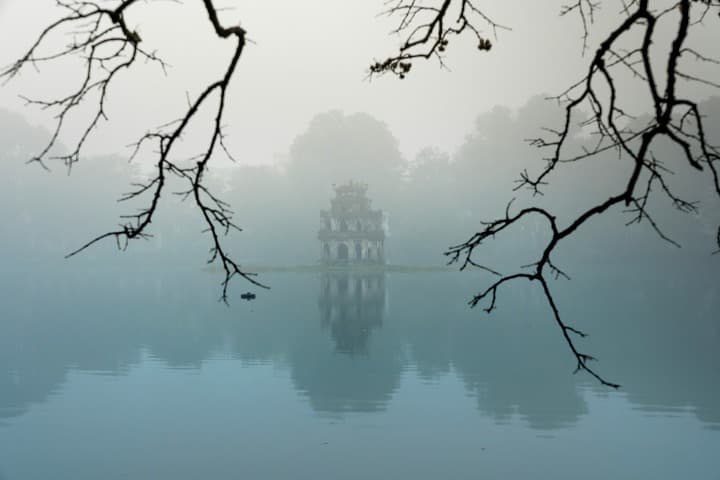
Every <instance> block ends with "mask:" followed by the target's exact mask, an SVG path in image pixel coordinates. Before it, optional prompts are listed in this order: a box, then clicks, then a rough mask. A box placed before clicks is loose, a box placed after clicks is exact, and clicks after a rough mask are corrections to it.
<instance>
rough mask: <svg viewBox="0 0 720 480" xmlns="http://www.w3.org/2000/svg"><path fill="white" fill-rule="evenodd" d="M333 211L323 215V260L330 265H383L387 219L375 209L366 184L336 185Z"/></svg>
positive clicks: (321, 226)
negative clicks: (371, 205) (368, 195)
mask: <svg viewBox="0 0 720 480" xmlns="http://www.w3.org/2000/svg"><path fill="white" fill-rule="evenodd" d="M333 187H334V188H335V198H333V199H332V200H330V210H322V211H321V212H320V231H319V232H318V239H319V240H320V255H321V256H320V258H321V261H322V263H324V264H327V265H350V264H381V265H382V264H384V263H385V221H384V220H385V217H384V214H383V212H382V210H372V209H371V208H370V199H369V198H368V197H367V196H366V192H367V185H365V184H361V183H355V182H350V183H347V184H345V185H340V186H333Z"/></svg>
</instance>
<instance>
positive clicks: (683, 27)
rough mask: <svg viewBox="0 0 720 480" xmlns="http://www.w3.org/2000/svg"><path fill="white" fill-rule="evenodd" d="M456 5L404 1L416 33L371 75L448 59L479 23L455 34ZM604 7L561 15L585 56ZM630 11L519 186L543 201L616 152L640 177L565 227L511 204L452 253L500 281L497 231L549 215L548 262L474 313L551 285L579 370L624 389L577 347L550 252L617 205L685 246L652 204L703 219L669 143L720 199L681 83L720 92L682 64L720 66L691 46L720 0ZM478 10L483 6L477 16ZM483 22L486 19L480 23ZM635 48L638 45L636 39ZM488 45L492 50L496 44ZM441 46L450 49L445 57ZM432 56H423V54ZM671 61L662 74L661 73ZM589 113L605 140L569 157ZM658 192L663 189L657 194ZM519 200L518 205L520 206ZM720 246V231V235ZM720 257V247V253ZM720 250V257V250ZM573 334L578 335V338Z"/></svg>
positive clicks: (567, 97) (634, 3)
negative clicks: (641, 100) (486, 252)
mask: <svg viewBox="0 0 720 480" xmlns="http://www.w3.org/2000/svg"><path fill="white" fill-rule="evenodd" d="M453 3H454V2H452V1H451V0H446V1H443V2H442V4H441V5H439V6H436V7H420V6H419V3H418V2H414V1H404V0H400V1H398V2H397V3H394V5H393V6H392V7H391V8H390V9H389V10H388V13H389V14H392V15H396V16H400V17H401V21H400V24H399V27H398V29H397V30H396V31H397V32H409V34H408V35H407V37H406V38H407V39H406V41H405V43H404V44H403V45H402V46H401V47H400V51H399V54H397V55H395V56H393V57H389V58H388V59H387V60H385V61H383V62H376V63H375V64H373V65H372V66H371V69H370V70H371V74H378V73H385V72H391V73H394V74H396V75H399V76H400V77H401V78H402V77H403V76H404V75H405V74H407V72H408V71H409V70H410V63H409V61H410V60H411V59H414V58H418V57H423V58H429V57H430V56H432V55H439V53H440V52H442V51H444V49H445V48H446V47H447V38H446V37H447V36H448V35H451V34H460V33H462V32H463V31H464V29H469V28H468V27H467V26H466V25H465V23H466V22H469V21H470V20H469V19H468V18H467V17H461V18H460V20H459V22H460V25H461V26H462V27H463V28H462V29H452V28H448V27H446V24H447V20H446V18H447V15H448V14H447V12H448V9H449V8H450V4H453ZM466 3H467V2H461V10H462V11H465V8H463V7H464V6H465V4H466ZM600 4H601V2H599V1H590V0H577V1H573V2H570V3H568V4H566V5H565V6H564V7H563V8H562V9H561V11H560V14H561V16H564V15H568V14H570V13H577V14H578V15H579V17H580V21H581V23H582V28H583V48H582V50H583V54H584V53H585V51H586V50H587V48H588V38H589V28H590V26H591V25H592V23H593V21H594V15H595V12H596V10H597V9H598V8H600ZM623 5H624V7H623V14H624V16H623V17H622V18H621V21H620V22H619V24H618V25H617V26H616V27H615V28H614V29H612V30H611V31H610V32H609V33H608V34H607V36H605V38H603V39H602V41H601V42H600V43H599V46H598V47H597V49H596V50H595V52H594V54H593V55H592V57H591V58H590V60H589V64H588V67H587V73H586V74H585V76H584V77H583V78H582V79H581V80H580V81H578V82H576V83H574V84H572V85H571V86H570V87H568V88H567V89H566V90H565V91H563V92H562V93H561V94H559V95H558V96H556V97H554V99H555V100H557V101H559V102H561V103H563V104H564V105H565V116H564V117H565V118H564V122H563V126H562V128H561V129H560V130H551V129H545V131H546V132H549V134H550V136H549V137H539V138H536V139H531V140H530V143H531V145H534V146H536V147H538V148H541V149H547V150H549V151H550V155H549V156H547V157H546V158H545V161H546V164H545V167H544V168H543V169H542V170H541V171H540V172H539V173H538V174H535V175H533V174H530V173H528V171H527V170H525V171H523V172H522V173H521V175H520V180H519V181H518V186H517V187H516V190H517V189H520V188H526V189H529V190H530V192H532V194H533V195H539V194H542V190H543V188H544V187H545V186H546V185H548V183H549V179H550V177H551V175H552V174H553V172H554V171H555V170H556V169H557V168H558V166H559V165H562V164H564V163H568V162H577V161H581V160H584V159H588V158H592V157H595V156H598V155H600V154H602V153H604V152H607V151H608V150H615V151H617V152H618V154H620V156H621V157H624V158H627V159H629V161H630V162H631V165H632V171H631V173H630V175H629V176H628V178H627V181H626V184H625V186H624V187H623V188H622V189H620V190H619V191H618V192H617V193H616V194H615V195H611V196H609V197H608V198H607V199H605V200H604V201H602V202H599V203H597V204H595V205H593V206H592V207H590V208H588V209H587V210H585V211H584V212H582V213H580V214H578V215H577V216H576V217H575V218H573V219H571V220H570V221H569V223H568V224H567V226H565V227H564V228H561V227H559V225H558V223H557V220H556V217H555V216H554V215H553V214H552V213H551V212H549V211H548V210H545V209H543V208H539V207H529V208H524V209H522V210H520V211H519V212H518V213H516V214H514V215H511V214H510V204H509V205H508V208H507V209H506V211H505V216H504V217H502V218H499V219H496V220H492V221H489V222H484V223H482V229H481V230H480V231H479V232H477V233H475V234H474V235H472V236H471V237H470V238H469V239H468V240H466V241H465V242H463V243H461V244H458V245H455V246H452V247H450V248H449V249H448V250H447V252H446V255H447V256H448V257H449V263H458V264H459V265H460V269H461V270H463V269H465V268H466V267H467V266H468V265H471V266H476V267H480V268H482V269H484V270H486V271H488V272H491V273H492V274H494V275H496V276H497V275H498V273H497V271H496V270H494V269H492V268H491V267H489V266H487V265H483V264H480V263H478V262H476V261H475V260H473V259H472V255H473V253H475V249H476V248H478V247H479V246H480V245H482V244H483V243H484V242H485V241H487V240H488V239H492V238H494V237H495V235H496V234H498V233H500V232H502V231H505V230H508V229H511V228H512V227H514V226H515V225H517V224H518V223H519V222H520V221H521V220H523V219H525V218H526V217H528V216H531V215H539V216H540V217H541V218H544V219H545V220H546V221H547V222H548V224H549V226H550V230H551V236H550V238H549V239H548V240H547V243H546V244H545V247H544V249H543V252H542V254H541V257H540V259H539V260H538V261H537V262H536V263H534V264H533V265H531V267H533V268H534V272H532V273H520V272H518V273H510V274H506V275H499V276H500V278H499V279H496V280H495V281H494V282H493V283H492V284H491V285H490V286H489V287H488V288H487V289H485V290H484V291H482V292H481V293H479V294H477V295H475V296H474V297H473V298H472V300H471V301H470V305H471V306H475V305H477V304H478V303H479V302H481V301H482V300H485V299H489V305H488V307H487V308H485V310H486V311H487V312H490V311H492V310H493V309H494V308H495V307H496V300H497V291H498V289H499V288H500V287H501V286H502V285H504V284H505V283H507V282H510V281H512V280H517V279H526V280H529V281H537V282H539V283H540V285H541V286H542V289H543V292H544V294H545V298H546V300H547V302H548V305H549V306H550V308H551V310H552V314H553V318H554V319H555V322H556V324H557V325H558V327H559V328H560V329H561V331H562V334H563V338H564V339H565V341H566V343H567V345H568V347H569V348H570V350H571V351H572V353H573V355H574V357H575V359H576V361H577V368H576V371H585V372H587V373H589V374H590V375H591V376H593V377H594V378H595V379H597V380H598V381H599V382H600V383H602V384H603V385H606V386H608V387H612V388H618V387H619V385H618V384H616V383H613V382H610V381H608V380H606V379H605V378H603V377H602V376H601V375H599V374H598V373H597V372H596V371H595V370H593V369H592V368H591V367H590V366H589V364H588V362H589V361H590V360H594V358H593V357H592V356H590V355H587V354H584V353H582V352H581V351H580V350H578V348H577V347H576V344H575V340H574V339H573V336H572V335H575V336H579V337H581V338H582V337H585V336H586V334H585V333H584V332H581V331H579V330H576V329H575V328H573V327H571V326H570V325H568V324H567V323H565V321H564V320H563V319H562V318H561V315H560V311H559V309H558V307H557V304H556V302H555V299H554V297H553V295H552V293H551V290H550V287H549V285H548V282H547V279H546V274H547V273H548V272H549V273H550V274H551V275H553V276H554V277H555V278H559V277H563V278H569V277H568V276H567V275H566V274H565V273H564V272H563V271H562V270H559V269H558V268H557V267H556V266H554V265H553V264H552V262H551V261H550V258H551V255H552V254H553V253H554V252H555V250H556V247H557V246H558V244H559V243H560V241H561V240H563V239H565V238H567V237H569V236H571V235H572V234H573V233H575V232H576V231H577V230H578V229H579V228H580V227H582V226H583V225H585V224H586V223H587V222H588V221H590V220H591V219H592V218H593V217H596V216H598V215H601V214H603V213H605V212H606V211H608V210H609V209H611V208H612V207H614V206H616V205H624V206H625V207H626V208H627V211H628V212H630V213H632V215H633V217H632V218H631V220H630V222H629V223H639V222H641V221H643V220H646V221H647V222H648V223H649V224H650V226H651V228H652V229H653V230H654V231H655V232H656V233H657V234H658V235H659V236H660V238H662V239H663V240H665V241H667V242H669V243H671V244H673V245H675V246H679V244H677V242H675V241H674V240H672V239H671V238H669V237H668V236H667V235H665V234H664V233H663V231H662V230H661V228H660V226H659V225H658V223H657V222H656V221H655V220H654V219H653V218H652V217H651V216H650V214H649V212H648V209H647V206H648V201H649V199H650V198H651V196H652V195H653V193H656V192H660V193H662V194H664V195H665V196H666V197H667V198H669V199H670V200H671V201H672V204H673V206H674V207H675V208H676V209H677V210H679V211H681V212H685V213H697V210H698V206H697V202H694V201H690V200H685V199H682V198H680V197H679V196H678V195H676V194H675V193H674V192H673V191H672V189H671V188H670V186H669V182H668V181H667V179H666V176H667V175H668V174H669V173H671V172H669V170H668V169H667V168H666V167H665V166H664V165H663V164H662V163H661V162H660V161H658V160H657V159H656V158H655V155H654V154H653V146H654V145H656V144H658V142H659V141H660V140H661V139H662V140H663V141H665V142H670V144H673V145H675V146H677V147H679V149H680V151H681V152H682V157H683V160H684V161H685V164H686V165H687V167H689V168H690V169H692V170H696V171H700V172H709V173H708V175H709V176H710V179H711V181H712V185H713V188H714V190H715V192H716V193H717V194H718V196H720V182H719V181H718V163H719V162H718V160H719V159H720V155H718V148H717V147H716V146H713V145H711V144H710V143H709V142H708V140H707V138H706V135H705V125H704V119H703V117H702V116H701V115H700V113H699V109H698V106H697V104H696V103H695V102H694V101H693V100H691V99H689V98H684V97H682V96H681V93H680V90H679V89H678V82H679V81H680V80H686V81H691V82H695V83H701V84H703V85H705V86H710V87H713V88H715V87H720V85H719V84H718V82H716V81H714V80H710V79H707V78H702V77H699V76H697V75H693V74H690V73H686V72H684V71H683V70H682V69H681V66H680V63H681V57H682V55H683V54H686V56H688V57H692V58H693V59H694V60H696V61H700V62H703V63H706V64H710V65H717V64H718V61H717V60H716V59H713V58H711V57H708V56H705V55H703V54H701V53H698V52H697V51H696V50H694V49H693V48H691V47H689V46H687V45H686V42H687V37H688V32H689V29H690V28H691V27H692V26H693V25H698V24H700V23H701V22H703V20H704V19H705V18H706V16H707V14H708V12H710V11H715V12H718V11H720V2H718V1H717V0H701V1H691V0H680V1H677V2H673V3H672V5H671V6H670V7H669V8H666V9H665V10H654V9H653V8H652V7H651V5H650V2H649V0H630V1H625V2H623ZM472 11H473V12H476V11H477V9H474V8H473V9H472ZM421 14H426V17H428V18H429V20H427V21H425V20H418V19H417V17H419V16H420V15H421ZM661 19H662V20H663V21H665V22H672V24H673V25H674V34H673V37H672V42H671V44H670V45H669V48H668V50H667V51H666V52H664V53H657V50H652V49H651V45H652V44H653V43H654V42H658V43H659V42H660V40H659V38H658V37H659V35H660V34H659V33H657V32H658V30H657V28H656V27H657V24H658V22H659V21H660V20H661ZM473 21H477V19H475V20H473ZM481 21H483V22H486V24H489V25H490V26H492V27H493V28H494V27H496V24H495V23H494V22H492V21H491V20H489V18H487V17H485V16H483V17H481ZM638 29H639V30H640V31H641V32H642V35H641V37H640V39H639V41H638V42H637V43H636V44H635V45H634V46H633V47H632V48H630V49H628V48H625V47H624V45H623V44H622V42H623V41H625V40H627V39H628V37H630V38H635V37H631V35H630V33H631V31H633V30H638ZM469 30H470V31H472V32H474V33H475V34H476V35H477V37H478V39H479V40H480V41H481V44H480V48H481V50H482V49H484V48H483V45H484V44H483V43H482V37H480V36H479V33H478V30H477V29H469ZM630 41H632V40H630ZM488 47H489V44H488ZM441 48H442V50H441ZM423 49H424V50H423ZM658 63H661V64H664V68H663V69H662V70H661V73H662V75H658V72H657V70H655V69H654V67H655V66H656V65H657V64H658ZM620 69H624V70H625V72H629V73H630V74H631V76H632V77H633V78H635V79H639V80H640V81H641V82H642V83H643V84H644V86H645V88H646V89H647V92H648V93H649V96H650V98H651V99H652V115H650V116H649V117H647V118H645V119H640V118H636V117H634V116H632V115H630V114H629V113H627V111H626V108H624V107H623V106H622V105H621V103H620V98H624V96H623V95H621V93H624V92H625V90H626V88H625V86H624V85H623V84H621V83H620V82H619V81H618V74H619V70H620ZM583 108H584V109H587V110H589V111H590V117H589V119H587V120H585V121H581V122H579V123H580V125H579V126H580V127H581V128H586V129H587V128H590V127H592V128H593V129H594V132H593V133H594V134H595V135H596V136H597V138H598V140H597V141H596V142H595V144H594V146H593V147H592V148H585V150H584V151H583V153H581V154H579V155H578V154H566V151H568V150H570V147H569V143H570V137H571V129H572V128H573V127H574V126H575V124H576V123H578V122H577V121H576V118H584V117H585V116H586V115H585V112H584V111H583ZM654 185H657V186H659V187H660V188H659V189H653V186H654ZM511 203H512V202H511ZM717 243H718V248H719V249H720V229H719V230H718V238H717ZM719 251H720V250H719ZM715 253H718V252H715ZM571 334H572V335H571Z"/></svg>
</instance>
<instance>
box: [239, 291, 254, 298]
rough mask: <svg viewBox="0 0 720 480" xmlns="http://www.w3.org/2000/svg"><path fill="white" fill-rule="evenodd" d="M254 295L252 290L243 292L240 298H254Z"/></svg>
mask: <svg viewBox="0 0 720 480" xmlns="http://www.w3.org/2000/svg"><path fill="white" fill-rule="evenodd" d="M255 297H256V295H255V294H254V293H252V292H245V293H243V294H242V295H240V298H242V299H243V300H255Z"/></svg>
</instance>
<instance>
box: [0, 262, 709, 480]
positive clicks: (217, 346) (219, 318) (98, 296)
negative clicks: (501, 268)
mask: <svg viewBox="0 0 720 480" xmlns="http://www.w3.org/2000/svg"><path fill="white" fill-rule="evenodd" d="M63 265H64V266H62V267H58V268H49V269H48V268H47V267H46V266H45V267H43V266H41V265H38V266H37V268H23V269H18V270H17V271H14V272H7V271H6V272H5V273H3V274H1V275H0V287H1V290H0V300H2V307H0V308H2V311H1V313H0V318H1V319H0V479H3V480H25V479H43V480H47V479H56V478H58V479H73V480H79V479H93V480H95V479H200V478H208V479H237V478H250V479H304V478H307V479H355V478H357V479H367V478H387V479H399V478H408V479H438V478H448V479H466V478H467V479H470V478H472V479H476V478H549V479H564V478H567V479H570V478H573V479H575V478H583V479H609V478H613V479H618V478H621V479H625V478H627V479H630V478H632V479H637V478H648V479H650V478H652V479H678V478H688V479H689V478H692V479H720V455H718V453H720V362H719V359H720V357H719V354H718V344H719V343H720V287H719V286H718V285H720V276H718V275H717V274H712V275H711V274H710V273H708V272H711V271H712V269H709V270H708V271H707V272H705V273H698V272H697V271H693V272H685V273H682V272H680V273H678V272H675V274H674V275H671V276H665V275H650V274H647V273H645V274H641V273H636V274H635V275H634V276H630V275H626V276H623V277H618V276H617V273H616V272H615V273H614V274H613V273H612V272H610V273H607V274H601V273H597V272H587V273H585V274H584V275H579V276H578V278H574V279H573V281H572V282H570V283H567V282H564V283H562V284H557V285H555V289H556V291H557V296H558V301H559V303H560V306H561V308H562V310H563V313H564V314H565V315H566V317H567V318H569V319H570V318H572V319H573V320H574V324H575V325H576V326H578V327H581V328H583V329H586V330H588V331H589V332H590V333H591V337H589V338H588V339H586V340H584V341H581V342H579V345H582V347H583V349H584V350H585V351H587V352H588V353H593V354H595V355H596V356H597V357H599V359H600V361H599V362H598V363H597V364H596V366H597V368H598V370H599V371H600V372H601V373H603V374H604V375H606V376H607V377H608V378H610V379H611V380H614V381H617V382H619V383H621V384H622V385H623V388H622V389H621V390H620V391H618V392H615V391H609V390H607V389H604V388H602V387H600V386H599V385H598V384H597V383H596V382H593V381H590V380H589V379H588V377H587V376H584V375H575V376H574V375H572V370H573V367H574V365H573V362H572V359H571V358H570V355H569V352H568V351H567V347H566V346H565V345H564V344H563V343H562V341H561V339H560V336H559V332H558V330H557V328H556V327H555V326H554V324H553V323H552V321H551V319H550V317H549V316H548V311H547V308H546V306H545V304H544V303H543V302H542V299H541V298H540V297H539V295H538V292H537V290H535V289H534V288H533V287H532V286H528V285H525V284H517V285H515V286H513V287H512V288H510V289H508V290H504V291H501V295H500V298H499V300H500V308H499V309H498V310H497V311H496V312H493V314H492V315H489V316H488V315H486V314H485V313H484V312H482V311H481V310H480V309H477V310H469V309H468V307H467V304H466V302H467V299H468V298H469V297H470V295H471V294H472V292H473V291H474V290H475V289H477V288H478V287H479V286H481V285H482V281H483V280H482V277H480V276H473V275H462V274H458V273H450V272H448V273H446V272H442V273H417V274H399V273H388V274H364V275H358V274H349V273H333V274H320V273H273V274H266V275H265V276H264V280H265V281H267V282H269V283H270V284H272V286H273V289H272V290H271V291H270V292H258V298H257V299H256V300H255V301H253V302H242V301H239V300H238V301H235V302H233V304H232V305H231V307H230V308H227V307H224V306H222V305H220V304H217V303H216V302H215V296H216V295H217V293H218V290H217V283H216V282H215V280H217V278H216V277H213V276H212V275H211V274H208V273H197V272H194V273H193V272H188V271H185V270H182V269H179V268H178V269H177V271H173V270H170V269H166V270H164V271H159V270H161V269H158V270H149V269H148V270H147V271H138V270H137V269H131V268H127V269H122V268H118V269H117V271H113V272H108V271H98V270H96V269H92V268H86V267H83V266H82V262H78V263H77V264H72V265H70V266H68V264H63ZM48 271H49V272H50V273H48ZM238 293H239V292H238Z"/></svg>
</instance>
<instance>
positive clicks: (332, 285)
mask: <svg viewBox="0 0 720 480" xmlns="http://www.w3.org/2000/svg"><path fill="white" fill-rule="evenodd" d="M318 304H319V306H320V317H321V323H322V325H323V326H324V327H326V328H329V329H330V334H331V335H332V337H333V340H334V341H335V349H336V350H337V351H338V352H341V353H362V352H366V351H367V343H368V339H369V338H370V332H371V331H372V330H373V329H374V328H379V327H381V326H382V323H383V315H384V313H385V275H384V274H383V273H380V272H367V273H358V272H348V271H337V272H326V273H324V274H323V275H322V277H321V287H320V298H319V301H318Z"/></svg>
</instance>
